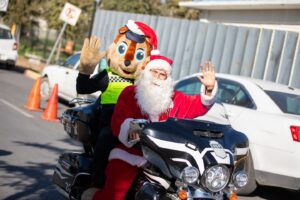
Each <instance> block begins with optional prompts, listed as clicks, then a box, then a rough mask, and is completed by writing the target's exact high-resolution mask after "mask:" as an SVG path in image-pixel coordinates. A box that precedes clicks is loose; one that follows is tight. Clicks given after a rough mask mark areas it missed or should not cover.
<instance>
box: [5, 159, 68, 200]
mask: <svg viewBox="0 0 300 200" xmlns="http://www.w3.org/2000/svg"><path fill="white" fill-rule="evenodd" d="M27 164H29V166H26V167H24V166H14V165H9V164H8V163H6V162H4V161H0V169H1V171H3V172H4V174H5V175H3V177H1V179H2V180H5V183H3V184H1V187H4V186H6V187H11V188H14V189H15V190H16V191H19V192H16V193H15V194H13V195H10V196H8V197H6V198H4V200H15V199H42V200H44V199H57V200H59V199H63V198H62V196H60V194H59V193H58V192H57V191H56V190H55V187H54V185H53V184H52V175H51V174H49V170H53V169H54V168H55V165H54V164H44V163H27ZM47 171H48V173H47Z"/></svg>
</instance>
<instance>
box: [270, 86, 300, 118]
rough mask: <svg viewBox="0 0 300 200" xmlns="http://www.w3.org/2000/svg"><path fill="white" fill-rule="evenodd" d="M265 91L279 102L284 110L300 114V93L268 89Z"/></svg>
mask: <svg viewBox="0 0 300 200" xmlns="http://www.w3.org/2000/svg"><path fill="white" fill-rule="evenodd" d="M265 92H266V93H267V94H268V95H269V96H270V97H271V99H272V100H273V101H274V102H275V103H276V104H277V106H278V107H279V108H280V109H281V110H282V112H284V113H287V114H293V115H300V95H296V94H290V93H284V92H276V91H268V90H265Z"/></svg>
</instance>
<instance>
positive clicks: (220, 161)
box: [53, 100, 249, 200]
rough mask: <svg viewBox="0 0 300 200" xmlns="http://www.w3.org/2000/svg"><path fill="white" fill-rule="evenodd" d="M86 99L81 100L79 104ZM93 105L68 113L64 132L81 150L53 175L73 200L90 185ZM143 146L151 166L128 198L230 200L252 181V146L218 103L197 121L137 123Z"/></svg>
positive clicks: (66, 155)
mask: <svg viewBox="0 0 300 200" xmlns="http://www.w3.org/2000/svg"><path fill="white" fill-rule="evenodd" d="M81 101H82V100H81ZM97 113H98V111H97V110H96V111H95V105H94V104H91V105H89V106H86V107H77V108H71V109H68V110H66V111H65V112H64V113H63V115H62V119H61V121H62V124H63V125H64V128H65V130H66V132H67V133H68V134H69V135H70V136H71V137H72V138H74V139H76V140H78V141H80V142H81V143H82V144H83V147H84V148H83V149H84V151H83V152H65V153H63V154H62V155H60V157H59V159H58V163H57V166H56V169H55V172H54V175H53V181H54V183H55V185H56V186H57V188H58V190H59V191H60V192H61V193H62V194H64V195H65V196H66V197H67V198H69V199H80V197H81V194H82V192H83V191H84V190H86V189H87V188H89V187H90V185H91V161H92V156H93V145H92V141H93V139H92V138H93V131H92V129H91V128H92V125H93V123H94V121H95V120H94V118H95V117H96V116H97ZM132 125H133V126H135V127H140V129H141V132H140V139H139V142H138V143H137V146H138V147H139V148H141V150H142V152H143V156H144V157H145V159H146V160H147V163H146V164H145V165H143V166H142V167H141V168H140V172H139V174H138V176H137V177H136V179H135V181H134V183H133V184H132V186H131V188H130V190H129V191H128V194H127V196H126V199H135V200H154V199H164V200H165V199H166V200H167V199H168V200H178V199H180V200H183V199H186V200H192V199H198V200H200V199H207V200H208V199H211V200H213V199H215V200H222V199H231V197H232V198H233V197H234V195H233V194H235V192H236V191H237V190H239V189H241V188H243V187H244V186H246V184H247V182H248V173H247V171H248V169H247V166H248V165H247V162H248V159H247V158H248V151H249V142H248V138H247V137H246V136H245V134H243V133H241V132H238V131H236V130H234V129H233V128H232V127H231V126H230V123H229V120H228V116H227V114H226V111H225V108H224V106H223V105H222V104H221V103H215V104H214V106H213V107H212V108H211V109H210V110H209V112H208V113H207V114H206V115H204V116H201V117H198V118H196V119H192V120H191V119H176V118H169V119H168V120H166V121H164V122H153V123H149V122H148V121H145V120H142V119H137V120H134V121H133V123H132Z"/></svg>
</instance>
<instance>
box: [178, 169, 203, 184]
mask: <svg viewBox="0 0 300 200" xmlns="http://www.w3.org/2000/svg"><path fill="white" fill-rule="evenodd" d="M198 177H199V170H198V169H197V168H196V167H193V166H189V167H186V168H184V169H183V170H182V172H181V178H182V180H183V182H185V183H188V184H193V183H195V182H196V181H197V180H198Z"/></svg>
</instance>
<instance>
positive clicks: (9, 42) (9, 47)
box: [0, 24, 18, 68]
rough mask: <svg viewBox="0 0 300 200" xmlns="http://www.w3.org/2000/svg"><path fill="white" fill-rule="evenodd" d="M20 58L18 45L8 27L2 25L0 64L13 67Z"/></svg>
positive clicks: (0, 25)
mask: <svg viewBox="0 0 300 200" xmlns="http://www.w3.org/2000/svg"><path fill="white" fill-rule="evenodd" d="M17 58H18V43H17V42H16V40H15V38H14V36H13V35H12V34H11V30H10V28H9V27H8V26H5V25H3V24H0V62H1V63H4V64H6V65H7V68H10V67H13V66H15V64H16V61H17Z"/></svg>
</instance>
